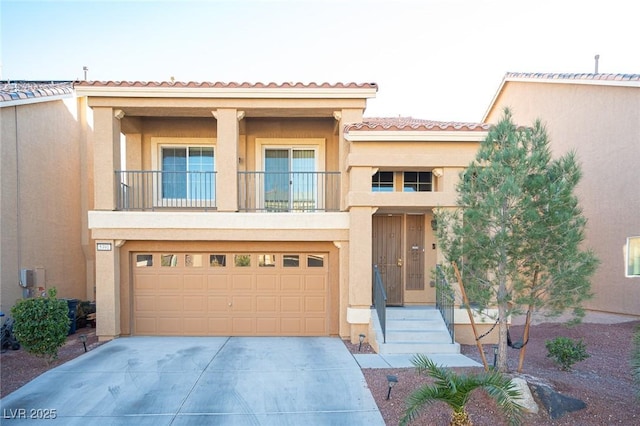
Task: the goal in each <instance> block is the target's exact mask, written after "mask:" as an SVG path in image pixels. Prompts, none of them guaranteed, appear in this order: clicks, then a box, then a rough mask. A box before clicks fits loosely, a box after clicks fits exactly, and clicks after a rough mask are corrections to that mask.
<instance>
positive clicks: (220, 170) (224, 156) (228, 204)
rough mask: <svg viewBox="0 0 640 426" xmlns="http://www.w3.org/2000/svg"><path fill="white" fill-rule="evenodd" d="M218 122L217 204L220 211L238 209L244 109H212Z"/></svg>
mask: <svg viewBox="0 0 640 426" xmlns="http://www.w3.org/2000/svg"><path fill="white" fill-rule="evenodd" d="M212 114H213V116H214V117H215V118H216V120H217V122H218V132H217V142H216V156H217V158H216V205H217V208H218V211H221V212H235V211H238V163H239V156H238V151H239V144H240V143H239V142H240V125H239V121H240V120H241V119H242V118H243V117H244V112H243V111H238V110H237V109H234V108H224V109H223V108H220V109H218V110H216V111H212Z"/></svg>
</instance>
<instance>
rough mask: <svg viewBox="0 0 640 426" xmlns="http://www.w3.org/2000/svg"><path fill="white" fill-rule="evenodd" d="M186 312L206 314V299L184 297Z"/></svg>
mask: <svg viewBox="0 0 640 426" xmlns="http://www.w3.org/2000/svg"><path fill="white" fill-rule="evenodd" d="M183 300H184V306H185V308H186V312H187V313H189V312H197V313H198V314H199V315H202V314H206V313H207V299H205V298H204V297H202V296H184V297H183Z"/></svg>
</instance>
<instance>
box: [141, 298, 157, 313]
mask: <svg viewBox="0 0 640 426" xmlns="http://www.w3.org/2000/svg"><path fill="white" fill-rule="evenodd" d="M135 306H136V311H138V312H156V311H157V310H158V308H157V307H156V297H155V296H144V295H137V296H135Z"/></svg>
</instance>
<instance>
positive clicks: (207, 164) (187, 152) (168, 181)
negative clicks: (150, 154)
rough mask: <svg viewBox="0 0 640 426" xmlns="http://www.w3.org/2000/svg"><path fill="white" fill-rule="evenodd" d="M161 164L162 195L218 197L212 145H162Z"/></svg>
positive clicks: (165, 196) (204, 198)
mask: <svg viewBox="0 0 640 426" xmlns="http://www.w3.org/2000/svg"><path fill="white" fill-rule="evenodd" d="M161 164H162V198H163V199H182V200H214V199H215V185H214V174H213V172H214V156H213V147H204V146H179V147H175V146H172V147H163V148H162V160H161Z"/></svg>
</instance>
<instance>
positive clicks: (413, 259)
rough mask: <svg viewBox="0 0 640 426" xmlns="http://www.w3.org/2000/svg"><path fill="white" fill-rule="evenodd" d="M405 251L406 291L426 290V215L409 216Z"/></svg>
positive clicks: (407, 218)
mask: <svg viewBox="0 0 640 426" xmlns="http://www.w3.org/2000/svg"><path fill="white" fill-rule="evenodd" d="M406 221H407V238H406V244H405V247H406V251H405V265H406V279H407V283H406V289H407V290H411V291H413V290H416V291H423V290H424V254H425V247H424V215H408V216H407V217H406Z"/></svg>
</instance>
